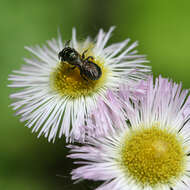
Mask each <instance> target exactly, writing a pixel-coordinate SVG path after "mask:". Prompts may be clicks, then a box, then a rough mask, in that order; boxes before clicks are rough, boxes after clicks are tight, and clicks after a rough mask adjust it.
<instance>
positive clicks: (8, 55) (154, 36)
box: [0, 0, 190, 190]
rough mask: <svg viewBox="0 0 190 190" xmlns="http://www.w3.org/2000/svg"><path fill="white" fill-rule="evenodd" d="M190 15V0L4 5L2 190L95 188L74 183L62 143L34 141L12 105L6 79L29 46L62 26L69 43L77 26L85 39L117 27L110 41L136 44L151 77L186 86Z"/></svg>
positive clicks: (0, 17) (0, 22) (0, 14)
mask: <svg viewBox="0 0 190 190" xmlns="http://www.w3.org/2000/svg"><path fill="white" fill-rule="evenodd" d="M189 10H190V1H189V0H183V1H179V0H159V1H152V0H145V1H142V0H117V1H116V0H104V1H103V0H94V1H93V0H91V1H90V0H69V1H68V0H53V1H52V0H38V1H37V0H36V1H35V0H33V1H27V0H0V64H1V68H0V72H1V74H0V89H1V90H0V92H1V93H0V100H1V104H0V105H1V109H0V117H1V123H0V189H3V190H12V189H14V190H17V189H18V190H52V189H54V190H67V189H71V190H72V189H74V190H75V189H93V184H91V183H90V185H89V183H85V182H82V183H80V184H77V185H73V184H72V181H71V180H70V176H69V172H70V171H71V168H72V167H73V165H72V162H71V160H69V159H67V158H65V156H66V154H67V150H66V148H65V143H64V139H61V140H56V142H55V143H54V144H52V143H48V142H47V139H45V138H44V137H41V138H39V139H37V138H36V134H32V133H31V130H30V129H28V128H26V127H24V124H23V123H20V122H19V119H18V117H15V116H14V112H13V111H12V110H11V108H10V107H8V105H9V104H10V103H11V101H10V99H9V94H10V93H11V92H13V91H14V89H9V88H8V87H7V84H8V82H7V77H8V74H10V73H11V71H12V70H13V69H19V68H20V66H21V64H23V63H24V62H23V59H22V58H23V57H25V56H28V55H29V54H28V53H27V52H26V50H24V48H23V47H24V46H25V45H35V44H43V43H45V41H46V40H48V39H51V38H52V37H57V29H58V28H60V30H61V32H62V37H63V39H64V40H68V39H70V37H71V29H72V27H74V26H75V27H76V28H77V32H78V37H79V39H83V38H85V37H86V36H87V35H91V36H93V37H95V35H96V34H97V32H98V30H99V28H100V27H101V28H104V29H105V30H108V29H109V27H110V26H112V25H116V26H117V28H116V30H115V31H114V35H113V38H112V40H111V42H117V41H121V40H124V39H125V38H126V37H130V38H131V39H132V41H135V40H138V41H139V42H140V46H139V47H138V50H139V51H140V53H143V54H147V55H148V59H149V60H150V61H151V63H150V64H151V66H152V69H153V73H154V76H158V75H159V74H162V75H163V76H165V77H170V78H172V79H173V80H175V81H177V82H179V81H182V82H183V86H184V87H185V88H189V87H190V83H189V82H190V78H189V70H190V53H189V49H190V48H189V46H190V11H189Z"/></svg>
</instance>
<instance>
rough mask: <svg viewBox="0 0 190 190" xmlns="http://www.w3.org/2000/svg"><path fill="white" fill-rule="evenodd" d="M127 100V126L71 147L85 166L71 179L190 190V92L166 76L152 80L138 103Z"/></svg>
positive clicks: (118, 188) (116, 188)
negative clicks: (81, 144)
mask: <svg viewBox="0 0 190 190" xmlns="http://www.w3.org/2000/svg"><path fill="white" fill-rule="evenodd" d="M124 101H125V102H126V105H127V107H124V110H125V111H126V113H127V117H125V122H123V123H125V124H123V125H121V126H117V127H115V126H110V128H111V127H112V128H113V130H112V132H111V133H110V134H107V135H106V136H102V137H99V138H94V137H92V136H90V137H88V139H87V140H86V144H85V145H83V146H74V145H69V146H68V147H69V148H71V150H70V151H71V154H70V155H69V157H70V158H74V159H77V162H76V163H77V164H80V165H83V166H80V167H79V168H76V169H74V170H73V171H72V179H74V180H76V179H77V180H82V179H91V180H94V181H98V180H100V181H104V183H103V184H102V185H101V186H99V187H98V188H97V190H110V189H112V190H189V189H190V143H189V141H190V122H189V121H190V108H189V105H190V97H189V96H188V91H187V90H182V89H181V85H178V84H175V83H172V82H170V81H168V80H167V79H163V78H161V77H160V78H159V79H156V82H155V85H153V80H152V78H150V79H149V80H148V82H147V92H146V94H145V95H144V96H141V97H139V101H135V102H132V101H131V100H130V99H129V98H128V97H127V98H126V99H124ZM130 104H131V107H130V109H129V107H128V106H129V105H130ZM97 119H98V118H95V122H96V120H97ZM113 119H114V118H113ZM102 127H103V126H102ZM80 159H81V161H80Z"/></svg>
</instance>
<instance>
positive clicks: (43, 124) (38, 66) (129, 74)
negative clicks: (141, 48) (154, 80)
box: [9, 27, 150, 141]
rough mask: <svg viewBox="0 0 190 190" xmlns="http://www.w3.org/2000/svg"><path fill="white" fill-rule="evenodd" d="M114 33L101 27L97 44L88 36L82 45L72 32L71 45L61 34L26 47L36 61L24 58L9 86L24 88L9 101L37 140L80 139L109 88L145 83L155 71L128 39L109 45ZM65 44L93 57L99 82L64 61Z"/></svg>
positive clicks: (86, 55)
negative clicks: (87, 119) (36, 133)
mask: <svg viewBox="0 0 190 190" xmlns="http://www.w3.org/2000/svg"><path fill="white" fill-rule="evenodd" d="M113 29H114V27H111V28H110V30H109V31H108V32H107V33H105V32H104V31H103V30H102V29H101V30H100V31H99V33H98V35H97V37H96V38H95V40H92V39H91V38H90V37H87V39H86V40H85V41H83V42H82V41H81V42H79V41H77V39H76V30H75V29H73V32H72V39H71V41H70V43H68V42H67V43H66V42H64V43H63V41H62V39H61V36H60V34H58V39H57V40H56V39H53V40H50V41H48V42H47V45H43V46H42V47H40V46H36V47H26V49H27V50H28V51H30V52H31V53H32V54H33V57H32V58H30V59H28V58H27V59H25V62H26V64H25V65H23V66H22V68H21V69H20V70H15V71H13V73H14V74H11V75H10V76H9V80H10V81H12V83H11V84H10V85H9V86H10V87H13V88H19V91H18V92H16V93H13V94H11V95H10V97H11V98H12V99H13V100H14V103H12V107H13V109H14V110H17V112H16V115H20V116H21V119H20V120H21V121H22V122H24V121H25V122H26V126H27V127H29V128H33V129H32V131H33V132H37V131H38V132H39V135H38V136H40V135H42V134H44V136H45V137H48V140H49V141H51V140H55V138H56V136H57V135H58V136H59V138H60V137H61V136H62V135H65V137H66V140H67V141H68V140H69V141H73V140H77V139H81V131H82V132H83V130H81V129H79V125H78V124H79V123H80V126H81V125H82V124H85V120H86V117H87V114H88V113H89V112H90V111H91V110H92V109H93V108H94V107H95V106H96V102H97V100H98V98H99V97H102V98H103V99H105V94H106V91H107V89H110V90H113V91H117V90H118V88H119V85H121V84H123V83H125V84H129V85H130V84H133V83H135V82H138V81H139V80H140V79H146V77H147V74H148V73H149V72H150V67H149V66H146V65H144V63H146V62H147V60H146V58H145V57H144V56H143V55H137V54H136V53H137V51H136V50H134V48H135V47H136V46H137V42H135V43H132V44H131V45H128V44H129V39H126V40H124V41H123V42H120V43H115V44H112V45H109V46H107V47H106V44H107V42H108V40H109V38H110V36H111V33H112V31H113ZM64 44H67V45H69V47H70V48H73V49H72V51H73V50H75V51H76V52H77V53H78V56H79V59H78V61H79V60H80V62H82V61H81V60H82V57H83V59H87V58H88V61H87V62H88V63H90V64H91V65H92V64H93V65H95V66H96V65H97V66H99V68H100V70H101V76H100V77H99V78H98V79H97V80H91V79H86V78H85V77H84V76H83V75H82V73H81V70H80V68H79V67H76V68H74V67H73V66H72V65H71V64H70V63H69V62H67V61H63V60H62V59H61V60H60V59H59V58H60V55H61V54H60V52H62V50H63V49H64V48H66V46H65V45H64ZM65 52H66V51H65ZM62 53H63V52H62ZM70 53H71V52H70ZM58 55H59V56H58ZM65 55H66V56H68V51H67V52H66V54H65ZM70 55H71V54H70ZM58 57H59V58H58ZM66 58H68V57H66ZM69 58H70V57H69ZM72 63H73V62H72ZM77 63H79V62H77ZM78 66H79V65H78Z"/></svg>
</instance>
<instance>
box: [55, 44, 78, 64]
mask: <svg viewBox="0 0 190 190" xmlns="http://www.w3.org/2000/svg"><path fill="white" fill-rule="evenodd" d="M58 57H59V59H61V61H67V62H68V63H72V62H75V61H76V60H77V59H78V57H79V54H78V52H77V51H76V50H75V49H74V48H71V47H65V48H64V49H63V50H62V51H60V52H59V54H58Z"/></svg>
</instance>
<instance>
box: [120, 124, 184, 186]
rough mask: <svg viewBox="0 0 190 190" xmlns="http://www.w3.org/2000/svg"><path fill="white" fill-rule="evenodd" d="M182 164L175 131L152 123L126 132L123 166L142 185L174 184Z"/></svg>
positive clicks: (180, 140) (181, 153)
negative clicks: (148, 126) (151, 125)
mask: <svg viewBox="0 0 190 190" xmlns="http://www.w3.org/2000/svg"><path fill="white" fill-rule="evenodd" d="M131 130H132V129H131ZM185 163H186V161H185V153H184V147H183V146H182V139H179V138H178V136H177V134H174V133H171V132H168V131H166V130H163V129H159V128H158V127H154V126H153V127H151V128H148V129H145V128H142V129H140V130H133V131H130V132H129V134H127V135H126V139H125V142H124V145H123V148H122V167H123V168H124V169H125V170H126V171H127V173H128V174H129V175H130V176H131V177H132V178H133V179H134V180H135V181H136V182H137V183H139V184H141V185H142V186H152V187H155V186H157V185H160V184H168V185H171V184H173V183H174V182H175V180H176V179H178V178H179V177H181V175H183V173H184V170H185V169H184V168H185Z"/></svg>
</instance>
